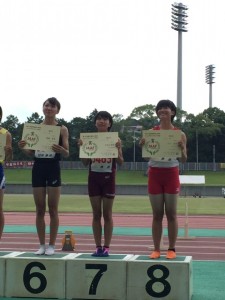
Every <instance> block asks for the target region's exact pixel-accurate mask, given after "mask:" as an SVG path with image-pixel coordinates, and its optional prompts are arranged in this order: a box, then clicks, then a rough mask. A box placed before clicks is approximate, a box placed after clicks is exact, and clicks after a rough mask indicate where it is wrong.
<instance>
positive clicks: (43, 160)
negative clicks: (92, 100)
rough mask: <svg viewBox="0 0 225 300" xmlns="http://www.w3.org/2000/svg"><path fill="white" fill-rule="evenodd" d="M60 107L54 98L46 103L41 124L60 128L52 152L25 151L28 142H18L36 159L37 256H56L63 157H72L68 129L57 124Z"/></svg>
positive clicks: (34, 181)
mask: <svg viewBox="0 0 225 300" xmlns="http://www.w3.org/2000/svg"><path fill="white" fill-rule="evenodd" d="M60 108H61V105H60V102H59V101H58V100H57V99H56V98H54V97H52V98H48V99H47V100H46V101H44V103H43V113H44V116H45V118H44V120H43V122H42V124H44V125H53V126H60V138H59V144H54V145H53V146H52V149H51V151H49V152H45V151H37V150H36V151H34V150H28V149H24V146H25V145H26V141H24V140H21V141H19V143H18V145H19V148H20V149H22V150H23V152H24V153H25V154H27V155H28V156H31V157H33V158H34V165H33V168H32V187H33V197H34V202H35V206H36V228H37V233H38V238H39V242H40V248H39V249H38V251H37V252H35V254H37V255H43V254H46V255H53V254H54V252H55V242H56V237H57V233H58V227H59V217H58V205H59V199H60V194H61V169H60V160H61V157H62V156H63V157H68V156H69V142H68V139H69V133H68V129H67V127H65V126H64V125H61V124H59V123H58V121H57V119H56V115H57V114H58V113H59V111H60ZM46 195H47V196H48V199H47V203H48V211H49V215H50V239H49V245H48V247H46V245H45V238H46V237H45V235H46V225H45V213H46Z"/></svg>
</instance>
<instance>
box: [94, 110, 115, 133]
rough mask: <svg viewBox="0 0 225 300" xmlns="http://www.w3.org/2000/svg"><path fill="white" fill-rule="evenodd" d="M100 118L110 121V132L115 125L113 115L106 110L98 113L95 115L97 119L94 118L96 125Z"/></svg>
mask: <svg viewBox="0 0 225 300" xmlns="http://www.w3.org/2000/svg"><path fill="white" fill-rule="evenodd" d="M99 118H103V119H107V120H109V122H110V124H111V125H110V127H109V128H108V131H110V129H111V128H112V125H113V118H112V116H111V114H110V113H109V112H107V111H105V110H101V111H99V112H97V114H96V115H95V118H94V123H96V120H97V119H99Z"/></svg>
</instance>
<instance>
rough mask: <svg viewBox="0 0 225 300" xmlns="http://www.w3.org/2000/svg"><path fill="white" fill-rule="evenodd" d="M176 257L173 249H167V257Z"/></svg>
mask: <svg viewBox="0 0 225 300" xmlns="http://www.w3.org/2000/svg"><path fill="white" fill-rule="evenodd" d="M176 257H177V255H176V252H175V251H173V250H168V251H167V254H166V258H167V259H174V258H176Z"/></svg>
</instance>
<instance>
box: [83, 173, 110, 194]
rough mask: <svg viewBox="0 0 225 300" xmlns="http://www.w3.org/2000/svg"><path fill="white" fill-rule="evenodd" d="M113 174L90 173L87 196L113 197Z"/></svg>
mask: <svg viewBox="0 0 225 300" xmlns="http://www.w3.org/2000/svg"><path fill="white" fill-rule="evenodd" d="M115 189H116V184H115V172H112V173H101V172H90V173H89V176H88V194H89V196H90V197H95V196H102V197H106V198H114V197H115Z"/></svg>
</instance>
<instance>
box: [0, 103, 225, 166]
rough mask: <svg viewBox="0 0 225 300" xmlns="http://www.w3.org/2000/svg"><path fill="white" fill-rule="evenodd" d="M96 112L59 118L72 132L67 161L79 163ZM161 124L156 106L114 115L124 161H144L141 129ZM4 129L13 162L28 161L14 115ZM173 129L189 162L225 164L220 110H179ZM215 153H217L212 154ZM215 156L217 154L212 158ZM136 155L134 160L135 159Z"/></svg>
mask: <svg viewBox="0 0 225 300" xmlns="http://www.w3.org/2000/svg"><path fill="white" fill-rule="evenodd" d="M96 113H97V110H96V109H94V110H93V111H92V112H91V113H90V114H89V116H87V117H86V118H81V117H74V118H73V119H72V120H71V121H66V120H65V119H62V118H59V119H58V122H59V123H60V124H62V125H65V126H66V127H67V128H68V130H69V145H70V156H69V157H68V158H67V159H65V160H70V161H77V160H79V148H78V147H77V139H78V138H79V136H80V133H81V132H94V131H96V128H95V125H94V116H95V115H96ZM42 121H43V117H42V116H40V115H39V114H38V113H33V114H32V115H31V116H30V117H27V121H26V122H28V123H37V124H40V123H41V122H42ZM156 124H158V118H157V116H156V114H155V105H151V104H146V105H143V106H139V107H136V108H134V109H133V111H132V112H131V114H130V115H129V116H128V117H127V118H123V115H120V114H114V115H113V126H112V131H114V132H118V133H119V137H120V138H121V140H122V143H123V154H124V159H125V161H128V162H129V161H134V160H135V161H136V162H141V161H144V160H143V159H142V156H141V148H140V147H139V145H138V140H139V139H140V137H141V128H142V129H143V130H147V129H150V128H152V127H153V126H155V125H156ZM1 126H2V127H4V128H6V129H8V130H9V131H10V133H11V134H12V139H13V142H12V143H13V156H14V158H13V160H27V159H28V158H27V157H25V156H24V154H23V153H22V151H21V150H20V149H19V148H18V145H17V144H18V141H19V140H20V139H21V137H22V132H23V123H20V122H19V120H18V118H17V117H16V116H13V115H9V116H7V117H6V121H5V122H2V124H1ZM174 126H176V127H178V128H180V129H181V130H183V131H184V132H185V134H186V136H187V150H188V162H196V161H197V159H198V162H212V161H213V157H214V158H215V162H225V112H224V111H222V110H221V109H219V108H217V107H212V108H208V109H205V110H204V111H203V112H202V113H199V114H197V115H194V114H188V113H187V112H186V111H183V110H180V109H177V116H176V118H175V120H174ZM213 149H214V150H213ZM213 153H214V154H213ZM134 155H135V158H134Z"/></svg>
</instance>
